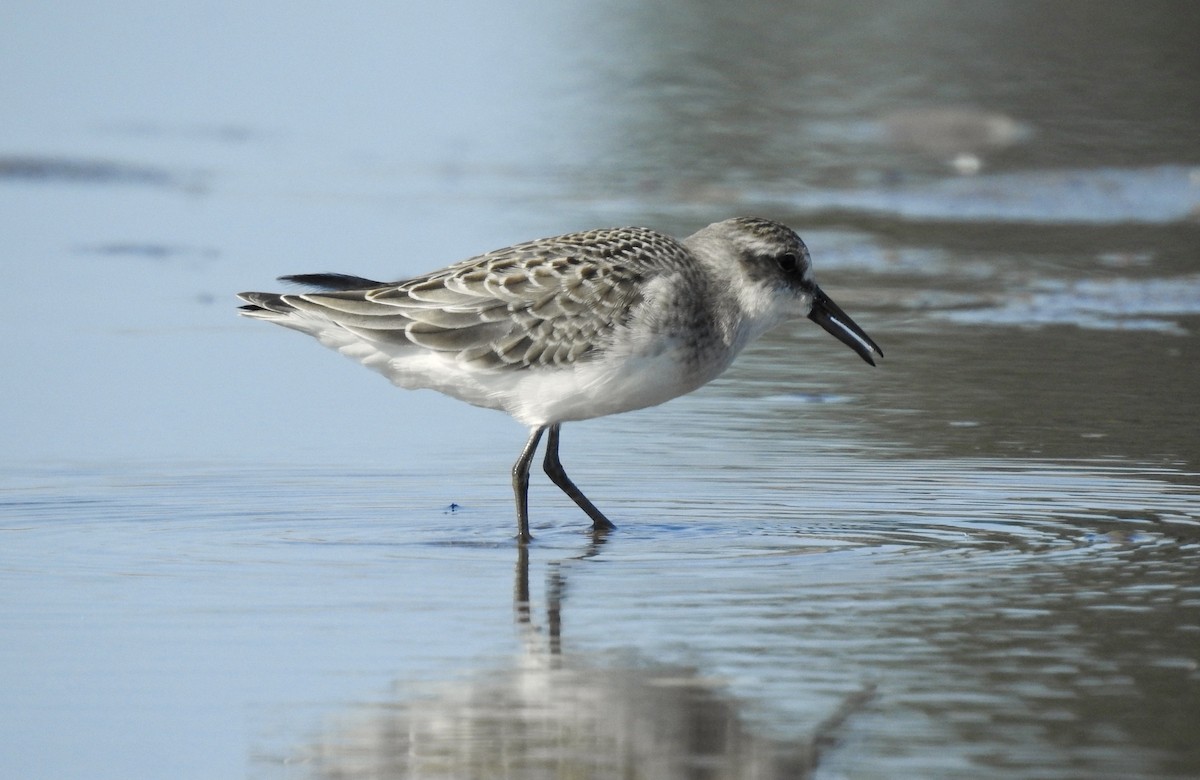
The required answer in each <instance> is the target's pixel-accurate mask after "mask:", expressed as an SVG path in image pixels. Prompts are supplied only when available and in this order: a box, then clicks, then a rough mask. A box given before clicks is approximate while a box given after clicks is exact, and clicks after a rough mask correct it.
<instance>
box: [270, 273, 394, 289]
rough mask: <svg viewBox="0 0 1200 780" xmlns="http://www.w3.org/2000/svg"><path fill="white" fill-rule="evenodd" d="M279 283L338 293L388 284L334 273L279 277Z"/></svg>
mask: <svg viewBox="0 0 1200 780" xmlns="http://www.w3.org/2000/svg"><path fill="white" fill-rule="evenodd" d="M279 281H281V282H289V283H291V284H303V285H305V286H308V287H317V288H320V289H322V290H330V291H336V292H340V291H344V290H369V289H371V288H372V287H383V286H384V284H386V283H385V282H377V281H375V280H374V279H367V278H365V277H362V276H354V275H352V274H334V273H325V274H291V275H289V276H281V277H279Z"/></svg>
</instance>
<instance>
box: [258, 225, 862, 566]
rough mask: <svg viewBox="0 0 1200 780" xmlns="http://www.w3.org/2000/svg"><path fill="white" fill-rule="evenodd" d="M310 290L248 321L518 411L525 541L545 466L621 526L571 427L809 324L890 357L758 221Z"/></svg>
mask: <svg viewBox="0 0 1200 780" xmlns="http://www.w3.org/2000/svg"><path fill="white" fill-rule="evenodd" d="M279 281H281V282H286V283H290V284H295V285H300V286H303V287H305V288H307V291H303V292H292V293H271V292H243V293H239V294H238V297H239V298H240V299H241V300H242V301H244V303H245V305H243V306H241V307H240V313H241V314H242V315H245V316H247V317H251V318H254V319H259V320H265V321H267V322H273V323H275V324H277V325H282V326H283V327H286V328H291V329H293V330H297V331H300V332H302V333H306V334H308V335H310V336H314V337H315V338H316V339H317V340H318V341H319V342H321V343H322V344H324V345H325V346H326V347H330V348H332V349H335V350H337V351H338V352H340V353H342V354H343V355H346V356H347V357H350V358H353V359H355V360H357V361H359V362H360V363H362V364H363V365H364V366H366V367H367V368H370V369H373V370H375V371H377V372H379V373H381V374H383V375H384V376H385V377H386V378H388V379H389V380H391V382H392V383H393V384H395V385H397V386H399V387H402V388H406V389H420V388H428V389H433V390H437V391H439V392H441V393H444V394H446V395H448V396H451V397H453V398H457V399H459V400H462V401H465V402H467V403H469V404H473V405H475V406H480V407H485V408H488V409H496V410H499V411H502V412H506V413H507V414H509V415H510V416H511V417H513V418H514V419H516V420H517V421H518V422H520V423H522V424H524V425H525V426H527V427H528V428H529V436H528V438H527V439H526V441H525V446H524V447H523V448H522V449H521V452H520V455H519V457H518V458H517V460H516V463H515V464H514V465H513V467H512V486H513V495H514V498H515V501H516V513H517V539H518V541H519V542H520V543H521V544H525V543H528V542H530V541H531V540H532V538H533V537H532V535H531V533H530V531H529V471H530V466H531V463H532V461H533V458H534V456H535V454H536V452H537V448H538V445H539V443H540V442H541V440H542V437H543V435H544V434H545V435H546V448H545V459H544V461H543V469H544V471H545V472H546V474H547V476H549V478H550V480H551V481H552V482H553V483H554V484H555V485H557V486H558V487H559V488H560V489H561V490H562V491H563V492H564V493H566V494H567V496H569V497H570V498H571V500H572V501H574V502H575V504H577V505H578V506H579V508H580V509H582V510H583V512H584V513H585V514H587V515H588V517H589V518H590V519H591V520H592V530H593V531H594V532H608V531H610V530H612V529H614V528H615V527H616V526H615V525H614V524H613V523H612V522H611V521H610V520H609V519H608V517H606V516H605V514H604V513H603V512H601V511H600V509H599V508H597V507H596V505H595V504H593V503H592V502H591V500H589V499H588V498H587V496H585V495H584V493H583V491H582V490H580V489H579V488H578V487H577V486H576V485H575V483H574V482H573V481H572V480H571V479H570V477H568V476H567V473H566V470H565V469H564V468H563V465H562V463H561V461H560V460H559V438H560V432H561V428H562V426H563V424H564V423H568V422H574V421H577V420H585V419H591V418H596V417H603V416H606V415H611V414H618V413H621V412H628V411H632V410H635V409H642V408H646V407H650V406H655V405H657V404H661V403H663V402H665V401H668V400H670V399H672V398H675V397H677V396H680V395H684V394H685V393H689V392H691V391H693V390H696V389H697V388H699V387H701V386H703V385H705V384H707V383H708V382H710V381H711V380H713V379H714V378H716V377H717V376H718V375H720V374H721V373H722V372H723V371H725V369H727V368H728V367H729V366H730V364H731V363H732V362H733V360H734V358H736V357H737V355H738V354H739V353H740V352H741V351H742V350H743V349H744V348H745V347H746V346H747V345H748V344H750V343H751V342H753V341H754V340H755V339H757V338H758V337H759V336H761V335H762V334H764V333H765V332H767V331H768V330H770V329H772V328H773V327H775V326H777V325H779V324H781V323H783V322H784V321H787V320H790V319H794V318H800V317H807V318H808V319H810V320H811V321H813V322H814V323H816V324H817V325H819V326H821V327H822V328H823V329H824V330H826V331H827V332H829V333H830V334H831V335H833V336H834V337H835V338H837V339H838V340H839V341H841V342H842V343H843V344H845V345H847V346H848V347H850V348H851V349H852V350H854V352H856V353H857V354H858V355H859V356H860V357H861V358H862V359H863V360H865V361H866V362H867V363H869V364H870V365H872V366H874V365H875V360H874V357H873V356H876V355H877V356H879V357H883V351H882V350H881V349H880V348H879V346H878V345H877V344H876V343H875V342H874V341H873V340H872V339H871V337H870V336H868V335H867V333H866V332H865V331H864V330H863V329H862V328H861V327H859V326H858V325H857V324H856V323H855V322H854V320H852V319H851V318H850V317H849V316H848V315H847V314H846V313H845V312H844V311H842V309H841V308H840V307H839V306H838V305H837V304H836V303H834V302H833V300H832V299H830V298H829V296H828V295H826V294H825V292H824V291H822V289H821V288H820V287H819V286H818V285H817V283H816V281H815V280H814V278H813V270H812V260H811V257H810V253H809V250H808V247H807V246H806V245H805V243H804V241H803V240H801V238H800V236H798V235H797V234H796V233H795V232H794V231H793V230H792V229H791V228H789V227H787V226H786V225H784V224H781V223H780V222H777V221H773V220H769V219H764V218H760V217H735V218H732V219H726V220H723V221H720V222H715V223H713V224H711V225H708V226H707V227H705V228H702V229H701V230H699V231H697V232H695V233H693V234H692V235H690V236H688V237H687V238H683V239H677V238H673V237H671V236H669V235H667V234H664V233H661V232H658V231H656V230H652V229H649V228H644V227H623V228H602V229H596V230H587V231H581V232H575V233H568V234H565V235H559V236H554V237H551V238H542V239H538V240H534V241H527V242H524V243H519V244H514V245H512V246H509V247H505V248H503V249H497V250H494V251H491V252H487V253H485V254H481V255H478V256H475V257H471V258H468V259H466V260H463V261H461V262H458V263H454V264H453V265H450V266H447V267H445V268H442V269H440V270H437V271H433V272H430V273H426V274H423V275H421V276H415V277H412V278H409V279H404V280H401V281H395V282H379V281H375V280H372V279H366V278H363V277H361V276H354V275H351V274H343V273H315V274H297V275H291V276H281V277H279Z"/></svg>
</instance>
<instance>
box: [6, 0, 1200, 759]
mask: <svg viewBox="0 0 1200 780" xmlns="http://www.w3.org/2000/svg"><path fill="white" fill-rule="evenodd" d="M1198 39H1200V6H1197V5H1196V4H1195V3H1192V2H1189V0H1158V1H1154V2H1145V3H1138V4H1130V3H1117V2H1099V3H1098V2H1090V1H1088V2H1084V1H1082V0H1079V1H1076V0H1067V1H1063V2H1054V3H1032V2H991V3H986V4H984V3H975V4H961V3H951V2H934V1H932V0H930V1H918V2H905V3H889V2H852V3H845V2H804V3H771V2H744V3H738V4H736V5H734V4H727V3H715V2H682V1H679V2H665V3H632V2H626V1H625V0H621V1H619V2H615V3H611V2H610V3H595V2H585V1H583V0H580V1H578V2H574V1H572V2H563V3H555V4H549V3H536V2H518V3H510V4H499V5H497V4H483V3H470V2H468V3H449V4H441V5H436V4H432V5H431V4H426V5H425V6H417V5H412V4H407V5H406V4H393V3H383V2H364V3H359V4H355V5H353V6H347V7H342V6H337V7H335V6H334V5H330V4H325V3H304V2H302V3H274V2H262V3H256V4H252V5H246V4H237V3H228V2H211V3H206V4H189V3H174V2H168V3H147V2H135V1H130V2H112V3H95V4H82V5H78V4H77V5H74V6H69V7H64V6H61V5H58V6H56V5H53V4H49V5H48V4H36V3H30V2H10V3H8V4H6V5H5V6H4V8H2V9H0V105H3V106H4V111H3V116H4V121H3V122H2V123H0V236H3V242H2V244H0V247H2V252H0V264H2V266H0V267H3V269H4V273H5V279H6V282H7V289H8V291H9V296H8V303H7V304H6V305H5V306H4V312H3V314H2V315H0V317H2V318H3V319H2V322H3V329H4V334H5V338H3V339H0V360H2V361H3V364H4V366H5V371H4V378H3V380H0V428H2V429H3V430H4V431H5V437H4V446H3V447H0V464H2V470H0V491H2V493H0V530H3V531H4V534H3V538H4V543H3V545H0V621H3V632H4V635H5V642H4V643H3V646H2V647H0V669H2V670H3V671H0V700H3V701H4V702H5V704H4V705H3V708H2V715H3V717H4V719H5V720H6V721H7V724H6V727H5V729H4V730H3V732H4V736H3V737H0V771H2V772H3V773H4V774H6V775H11V776H14V777H16V776H24V777H39V776H44V777H63V776H79V775H81V774H84V773H86V774H88V775H89V776H101V777H103V776H113V777H123V778H128V777H152V776H153V777H161V776H163V775H164V774H168V773H169V774H171V775H172V776H177V777H193V776H194V777H214V776H229V775H237V774H242V775H245V776H253V777H309V776H315V777H326V776H327V777H381V776H396V777H403V776H416V775H420V776H423V777H493V776H513V777H555V776H594V777H607V776H646V777H701V776H703V777H776V776H778V777H793V776H806V775H812V776H818V777H898V776H911V777H938V776H946V777H952V776H954V777H961V776H971V777H1007V776H1022V777H1034V776H1036V777H1064V778H1067V777H1088V778H1095V777H1130V776H1138V777H1191V776H1195V775H1196V774H1197V773H1200V749H1198V748H1197V747H1196V743H1195V739H1194V727H1195V723H1196V722H1198V721H1200V704H1198V703H1200V671H1198V657H1197V656H1198V655H1200V654H1198V653H1197V651H1196V648H1197V647H1200V642H1198V641H1197V638H1198V636H1200V578H1198V577H1197V575H1196V572H1197V570H1198V569H1197V564H1198V563H1200V558H1198V557H1197V553H1198V550H1200V477H1197V468H1198V467H1200V444H1198V442H1200V437H1198V436H1197V432H1196V401H1195V398H1196V397H1197V391H1198V390H1200V374H1198V373H1197V371H1196V369H1195V365H1196V359H1197V356H1198V352H1200V348H1198V347H1200V341H1198V339H1197V326H1198V325H1200V77H1198V74H1200V48H1198V47H1197V46H1196V41H1197V40H1198ZM738 214H756V215H761V216H766V217H771V218H776V219H779V220H781V221H784V222H786V223H788V224H789V225H791V226H793V227H794V228H795V229H796V230H797V231H798V232H799V233H800V234H801V235H802V236H803V237H804V238H805V240H806V241H807V243H808V244H809V246H810V248H811V250H812V253H813V259H814V266H815V269H816V272H817V276H818V279H819V280H820V282H821V284H822V286H823V288H824V289H825V290H826V291H828V292H829V293H830V295H831V296H832V297H833V298H834V299H835V300H836V301H838V303H839V304H841V305H842V307H843V308H845V309H846V310H847V312H849V313H850V314H851V315H852V316H853V317H854V318H855V319H856V320H857V321H858V323H859V324H860V325H862V326H863V327H864V328H865V329H866V330H867V331H868V332H869V333H870V334H871V335H872V337H873V338H874V339H875V340H876V341H877V342H879V344H880V345H881V346H882V347H883V350H884V352H885V354H886V355H887V358H886V359H885V360H884V361H882V364H881V366H880V367H879V368H877V369H870V368H869V367H867V366H865V365H863V364H862V363H861V361H859V360H858V358H856V357H855V356H854V355H853V354H852V353H851V352H849V350H846V349H845V348H844V347H842V346H841V345H840V344H837V343H836V342H834V341H833V340H832V339H829V338H828V337H827V336H826V335H825V334H823V333H821V332H819V330H818V329H815V328H812V327H811V326H810V325H809V324H808V323H807V322H797V323H793V324H789V325H787V326H784V327H782V328H780V329H779V330H778V331H776V332H774V333H772V334H770V335H768V336H767V337H766V338H764V339H763V340H762V341H761V342H760V343H758V344H757V345H755V346H754V347H752V348H751V349H750V350H748V351H747V353H746V354H745V355H744V356H743V357H742V358H741V359H740V360H739V362H738V363H737V364H736V365H735V366H734V368H733V369H731V370H730V372H729V373H728V374H727V375H726V376H725V377H722V378H721V379H720V380H718V381H717V382H715V383H713V384H712V385H711V386H709V387H707V388H704V389H703V390H702V391H700V392H698V393H696V394H694V395H692V396H688V397H686V398H683V399H679V400H677V401H674V402H672V403H670V404H667V405H665V406H663V407H661V408H658V409H651V410H645V411H642V412H637V413H633V414H629V415H623V416H619V417H614V418H609V419H605V420H598V421H589V422H585V423H580V424H577V425H570V426H567V427H566V429H565V432H564V443H563V460H564V463H565V465H566V467H567V469H568V470H569V471H570V473H571V474H572V476H573V477H574V478H575V480H576V481H577V482H578V483H579V484H580V485H581V487H583V488H584V490H585V491H586V492H587V493H588V494H589V496H591V497H592V498H593V499H594V500H595V501H596V502H597V503H598V504H599V505H600V506H602V507H604V509H605V511H606V512H607V513H608V514H609V516H610V517H612V518H613V519H614V521H615V522H616V523H617V524H618V526H620V527H621V528H620V531H619V532H618V533H617V534H615V535H614V536H613V537H611V538H609V539H607V540H600V541H599V542H597V541H596V540H590V539H589V538H588V537H587V536H586V535H585V534H583V533H582V529H583V528H584V527H585V525H586V520H585V519H584V518H583V517H582V516H581V515H580V514H579V513H578V512H577V510H575V508H574V507H573V506H571V505H570V503H569V501H568V500H567V499H566V498H565V497H563V496H561V495H559V494H558V493H557V491H556V490H555V489H554V488H553V487H552V486H546V485H545V484H539V485H537V486H535V491H534V493H533V496H532V505H533V515H534V525H535V535H537V536H538V537H539V540H538V544H536V545H535V546H534V548H533V549H532V551H530V553H529V555H528V556H524V557H522V556H518V554H517V550H516V549H515V546H514V545H513V544H512V542H511V535H512V532H513V528H512V523H513V518H512V510H511V506H510V504H511V495H510V488H509V486H508V476H507V475H508V469H509V467H510V465H511V462H512V460H513V459H515V457H516V455H517V452H518V450H519V448H520V445H521V443H522V441H523V438H524V435H525V433H524V431H523V430H522V429H521V428H520V427H519V426H517V425H516V424H515V423H513V422H511V421H510V420H508V419H507V418H505V417H504V416H503V415H497V414H495V413H493V412H488V411H483V410H478V409H473V408H470V407H467V406H464V405H462V404H460V403H458V402H455V401H452V400H449V399H445V398H442V397H440V396H437V395H435V394H432V393H425V392H420V393H402V392H400V391H398V390H395V389H394V388H392V387H390V386H389V385H388V384H387V383H386V382H383V381H381V380H380V379H379V378H377V377H374V376H372V375H370V374H369V373H368V372H365V371H363V370H362V369H361V368H359V367H357V366H354V365H352V364H351V363H349V362H348V361H346V360H344V359H342V358H340V357H339V356H337V355H335V354H333V353H331V352H328V351H325V350H322V349H321V348H320V347H319V346H318V345H316V344H315V343H313V342H311V340H306V339H302V338H300V337H299V336H297V335H295V334H292V333H290V332H286V331H283V330H281V329H278V328H269V327H266V326H264V325H263V324H261V323H254V322H249V321H244V320H239V319H238V318H237V317H236V313H235V306H236V301H235V299H234V293H236V292H238V291H240V290H245V289H276V286H277V285H278V284H279V283H278V282H276V281H274V279H275V277H277V276H279V275H282V274H289V273H306V272H318V271H341V272H346V273H352V274H358V275H362V276H366V277H371V278H388V279H399V278H403V277H406V276H410V275H414V274H417V273H420V272H423V271H428V270H431V269H434V268H437V267H440V266H442V265H445V264H448V263H450V262H454V261H457V260H460V259H463V258H465V257H469V256H471V255H474V254H478V253H481V252H484V251H487V250H489V249H493V248H496V247H500V246H504V245H507V244H511V243H515V242H517V241H522V240H526V239H531V238H536V237H541V236H546V235H553V234H557V233H563V232H568V231H571V230H577V229H585V228H592V227H599V226H616V225H630V224H636V225H646V226H649V227H654V228H657V229H660V230H663V231H665V232H669V233H672V234H675V235H680V236H683V235H687V234H689V233H691V232H693V231H695V230H697V229H699V228H700V227H702V226H704V225H705V224H708V223H709V222H713V221H717V220H720V219H724V218H727V217H730V216H734V215H738ZM535 481H540V476H539V477H538V479H537V480H535ZM542 482H544V481H542ZM514 561H515V566H514ZM514 572H515V576H514ZM702 715H703V716H702ZM447 724H449V725H447ZM635 770H636V771H635ZM638 771H640V772H641V774H638ZM572 772H577V773H578V774H571V773H572ZM706 772H707V774H705V773H706ZM556 773H557V774H556Z"/></svg>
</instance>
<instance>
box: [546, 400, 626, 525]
mask: <svg viewBox="0 0 1200 780" xmlns="http://www.w3.org/2000/svg"><path fill="white" fill-rule="evenodd" d="M561 427H562V423H554V424H553V425H551V426H550V438H549V439H547V440H546V460H545V461H544V462H543V463H542V467H543V468H545V469H546V474H547V475H548V476H549V477H550V481H552V482H553V483H554V484H556V485H558V486H559V488H561V489H562V492H564V493H566V494H567V495H568V496H570V497H571V500H572V501H574V502H575V503H576V504H579V508H580V509H582V510H583V511H584V512H587V516H588V517H590V518H592V530H593V531H608V530H611V529H613V528H616V526H615V525H613V524H612V523H611V522H609V519H608V518H607V517H605V516H604V513H603V512H601V511H600V510H599V509H597V508H596V505H595V504H593V503H592V502H591V501H589V500H588V497H587V496H585V495H584V494H583V491H582V490H580V489H579V488H577V487H575V483H574V482H572V481H571V478H570V477H568V476H567V472H566V471H564V470H563V467H562V463H561V462H559V460H558V429H559V428H561Z"/></svg>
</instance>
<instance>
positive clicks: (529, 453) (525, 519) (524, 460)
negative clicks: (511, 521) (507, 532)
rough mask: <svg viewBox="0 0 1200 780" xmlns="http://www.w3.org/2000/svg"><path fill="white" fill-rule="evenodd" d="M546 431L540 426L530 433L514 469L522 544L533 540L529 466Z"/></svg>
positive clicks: (518, 527)
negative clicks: (530, 523)
mask: <svg viewBox="0 0 1200 780" xmlns="http://www.w3.org/2000/svg"><path fill="white" fill-rule="evenodd" d="M544 430H546V426H544V425H539V426H537V427H536V428H534V429H533V430H531V431H530V432H529V440H528V441H527V442H525V449H523V450H521V457H519V458H517V462H516V463H514V464H513V468H512V482H513V495H514V496H516V499H517V540H518V541H520V542H521V544H525V543H526V542H530V541H532V540H533V537H532V536H531V535H530V533H529V464H530V463H532V462H533V453H534V452H536V451H537V446H538V442H539V441H541V440H542V431H544Z"/></svg>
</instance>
